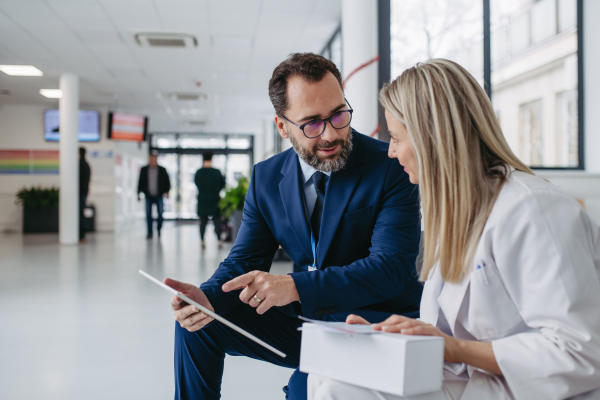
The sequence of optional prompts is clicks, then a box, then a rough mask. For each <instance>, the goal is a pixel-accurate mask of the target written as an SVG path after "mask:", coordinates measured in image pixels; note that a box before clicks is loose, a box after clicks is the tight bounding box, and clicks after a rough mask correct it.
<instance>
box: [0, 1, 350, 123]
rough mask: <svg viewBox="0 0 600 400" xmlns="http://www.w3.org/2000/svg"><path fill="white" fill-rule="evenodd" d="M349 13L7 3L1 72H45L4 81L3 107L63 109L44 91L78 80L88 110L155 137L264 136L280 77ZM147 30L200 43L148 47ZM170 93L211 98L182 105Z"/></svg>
mask: <svg viewBox="0 0 600 400" xmlns="http://www.w3.org/2000/svg"><path fill="white" fill-rule="evenodd" d="M340 13H341V0H0V65H1V64H31V65H34V66H35V67H37V68H39V69H41V70H42V71H43V72H44V76H43V77H14V76H8V75H5V74H3V73H0V90H9V91H10V92H12V94H11V95H0V104H1V103H28V104H34V103H35V104H47V105H48V106H49V107H54V106H57V104H58V101H56V100H50V99H46V98H44V97H42V96H41V95H40V94H39V90H40V89H42V88H44V89H52V88H58V84H59V76H60V74H61V73H63V72H74V73H76V74H78V75H79V77H80V98H81V104H82V106H85V107H88V108H89V107H94V106H96V107H109V108H111V109H120V110H122V111H129V112H137V113H144V114H146V115H149V116H150V129H151V130H152V131H198V130H201V131H204V132H257V131H260V130H261V129H262V128H261V124H262V120H263V119H264V118H266V117H268V116H272V115H273V108H272V106H271V103H270V101H269V97H268V94H267V86H268V81H269V78H270V77H271V73H272V72H273V68H274V67H275V66H276V65H277V64H278V63H279V62H281V61H282V60H283V59H284V58H285V57H286V56H287V55H288V54H290V53H292V52H306V51H310V52H316V53H318V52H319V51H321V49H322V48H323V46H324V45H325V43H326V41H327V40H328V39H329V37H330V36H331V35H332V34H333V32H334V31H335V29H336V28H337V26H338V25H339V23H340V18H341V17H340ZM141 31H143V32H147V31H152V32H157V31H158V32H163V31H164V32H181V33H189V34H193V35H195V36H196V37H197V38H198V47H197V48H191V49H161V48H144V47H139V46H138V45H137V44H136V42H135V40H134V38H133V34H134V33H136V32H141ZM198 82H199V83H200V86H198ZM166 92H203V93H207V94H208V95H209V98H208V100H205V101H197V102H189V101H184V102H182V101H173V100H170V99H166V98H164V96H162V95H161V94H163V93H166ZM189 120H207V121H209V125H207V126H206V127H203V128H200V129H199V128H198V127H197V126H195V127H190V126H187V122H186V121H189Z"/></svg>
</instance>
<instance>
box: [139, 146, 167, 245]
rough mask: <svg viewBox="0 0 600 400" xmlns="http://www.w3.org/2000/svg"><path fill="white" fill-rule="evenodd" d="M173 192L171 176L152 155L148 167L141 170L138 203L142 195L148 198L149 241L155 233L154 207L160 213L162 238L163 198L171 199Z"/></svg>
mask: <svg viewBox="0 0 600 400" xmlns="http://www.w3.org/2000/svg"><path fill="white" fill-rule="evenodd" d="M169 190H171V181H170V180H169V174H168V173H167V170H166V169H165V168H164V167H161V166H160V165H158V162H157V156H156V155H155V154H150V156H149V157H148V165H146V166H145V167H142V169H141V170H140V180H139V181H138V201H140V200H141V198H140V193H144V196H146V222H147V224H148V236H147V238H148V239H151V238H152V233H153V230H154V229H153V222H154V220H153V218H152V205H153V204H156V210H157V212H158V220H157V222H156V231H157V232H158V236H159V237H160V230H161V228H162V223H163V216H162V214H163V196H164V197H167V198H168V197H169Z"/></svg>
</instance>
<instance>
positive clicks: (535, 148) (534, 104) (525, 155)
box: [517, 99, 544, 165]
mask: <svg viewBox="0 0 600 400" xmlns="http://www.w3.org/2000/svg"><path fill="white" fill-rule="evenodd" d="M543 121H544V119H543V110H542V100H541V99H540V100H534V101H531V102H529V103H525V104H521V105H520V106H519V149H518V153H517V156H518V157H519V158H520V159H521V160H522V161H523V162H525V163H527V164H530V165H542V164H543V162H544V161H543V160H544V136H543V135H542V124H543Z"/></svg>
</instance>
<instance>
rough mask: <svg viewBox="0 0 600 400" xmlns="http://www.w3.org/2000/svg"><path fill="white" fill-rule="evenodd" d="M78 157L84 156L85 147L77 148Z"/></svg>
mask: <svg viewBox="0 0 600 400" xmlns="http://www.w3.org/2000/svg"><path fill="white" fill-rule="evenodd" d="M79 157H81V158H85V147H80V148H79Z"/></svg>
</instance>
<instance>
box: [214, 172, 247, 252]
mask: <svg viewBox="0 0 600 400" xmlns="http://www.w3.org/2000/svg"><path fill="white" fill-rule="evenodd" d="M237 182H238V184H237V187H234V188H229V189H227V190H226V191H225V196H224V197H223V198H222V199H221V200H220V201H219V208H220V210H221V215H223V216H224V217H226V218H229V219H230V220H231V240H232V241H233V242H235V238H236V237H237V234H238V231H239V230H240V226H241V225H242V210H243V209H244V200H245V199H246V193H247V192H248V187H249V186H250V182H249V181H248V178H246V177H241V178H240V179H238V181H237Z"/></svg>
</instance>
